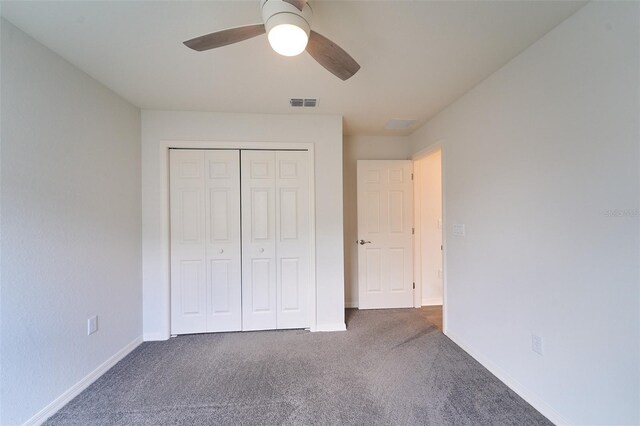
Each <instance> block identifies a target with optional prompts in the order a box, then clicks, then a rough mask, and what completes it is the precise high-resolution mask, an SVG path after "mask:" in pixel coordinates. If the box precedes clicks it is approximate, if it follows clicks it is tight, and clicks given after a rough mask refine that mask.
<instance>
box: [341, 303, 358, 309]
mask: <svg viewBox="0 0 640 426" xmlns="http://www.w3.org/2000/svg"><path fill="white" fill-rule="evenodd" d="M344 307H345V308H347V309H349V308H357V307H358V302H345V303H344Z"/></svg>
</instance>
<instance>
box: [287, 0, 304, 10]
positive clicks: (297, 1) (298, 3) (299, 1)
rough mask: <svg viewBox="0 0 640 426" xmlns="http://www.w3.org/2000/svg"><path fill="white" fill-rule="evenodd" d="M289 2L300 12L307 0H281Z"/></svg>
mask: <svg viewBox="0 0 640 426" xmlns="http://www.w3.org/2000/svg"><path fill="white" fill-rule="evenodd" d="M283 1H284V2H287V3H289V4H292V5H294V6H295V7H296V8H298V10H299V11H300V12H302V9H304V5H305V4H307V0H283Z"/></svg>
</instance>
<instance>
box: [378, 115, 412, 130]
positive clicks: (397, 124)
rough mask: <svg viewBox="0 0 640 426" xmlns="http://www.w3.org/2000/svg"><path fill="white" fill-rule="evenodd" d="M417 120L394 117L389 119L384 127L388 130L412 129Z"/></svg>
mask: <svg viewBox="0 0 640 426" xmlns="http://www.w3.org/2000/svg"><path fill="white" fill-rule="evenodd" d="M417 122H418V120H405V119H399V118H394V119H392V120H389V121H388V122H387V124H386V125H385V126H384V128H385V129H387V130H405V129H410V128H411V127H413V126H414V125H415V124H416V123H417Z"/></svg>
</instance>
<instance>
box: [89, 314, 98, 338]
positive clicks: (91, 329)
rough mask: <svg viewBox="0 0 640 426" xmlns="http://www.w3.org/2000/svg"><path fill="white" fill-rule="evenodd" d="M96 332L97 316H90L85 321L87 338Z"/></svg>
mask: <svg viewBox="0 0 640 426" xmlns="http://www.w3.org/2000/svg"><path fill="white" fill-rule="evenodd" d="M96 331H98V316H97V315H95V316H92V317H91V318H89V319H88V320H87V336H90V335H92V334H93V333H95V332H96Z"/></svg>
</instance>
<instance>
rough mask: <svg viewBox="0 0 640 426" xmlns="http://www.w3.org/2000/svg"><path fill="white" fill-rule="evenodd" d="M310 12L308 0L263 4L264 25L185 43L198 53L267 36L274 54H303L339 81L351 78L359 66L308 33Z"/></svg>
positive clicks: (266, 0) (334, 46)
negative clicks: (265, 34) (308, 55)
mask: <svg viewBox="0 0 640 426" xmlns="http://www.w3.org/2000/svg"><path fill="white" fill-rule="evenodd" d="M312 16H313V11H312V10H311V6H310V5H309V3H308V2H307V0H262V20H263V22H264V24H256V25H248V26H245V27H237V28H231V29H228V30H223V31H217V32H215V33H211V34H207V35H203V36H200V37H196V38H194V39H191V40H187V41H185V42H184V44H185V45H186V46H187V47H189V48H191V49H193V50H197V51H199V52H202V51H204V50H209V49H215V48H216V47H222V46H226V45H228V44H233V43H237V42H239V41H243V40H247V39H250V38H253V37H256V36H259V35H261V34H264V33H267V36H268V38H269V44H271V47H272V48H273V50H275V51H276V52H278V53H279V54H281V55H284V56H296V55H299V54H300V53H302V52H303V51H305V50H306V51H307V52H309V54H310V55H311V56H312V57H313V59H315V60H316V61H317V62H318V63H319V64H320V65H322V66H323V67H325V68H326V69H327V70H329V71H330V72H331V73H333V74H334V75H336V76H337V77H339V78H340V79H342V80H347V79H349V78H350V77H352V76H353V75H354V74H355V73H356V72H358V70H359V69H360V65H358V63H357V62H356V61H355V60H354V59H353V58H352V57H351V56H349V54H348V53H347V52H345V51H344V50H343V49H342V48H341V47H340V46H338V45H337V44H335V43H334V42H332V41H331V40H329V39H328V38H326V37H324V36H322V35H320V34H318V33H317V32H315V31H312V30H311V17H312Z"/></svg>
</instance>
